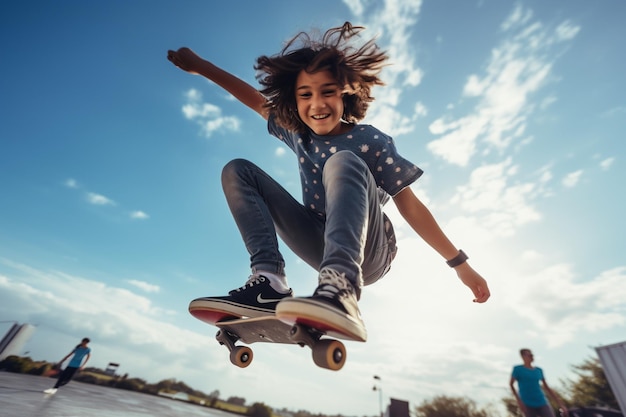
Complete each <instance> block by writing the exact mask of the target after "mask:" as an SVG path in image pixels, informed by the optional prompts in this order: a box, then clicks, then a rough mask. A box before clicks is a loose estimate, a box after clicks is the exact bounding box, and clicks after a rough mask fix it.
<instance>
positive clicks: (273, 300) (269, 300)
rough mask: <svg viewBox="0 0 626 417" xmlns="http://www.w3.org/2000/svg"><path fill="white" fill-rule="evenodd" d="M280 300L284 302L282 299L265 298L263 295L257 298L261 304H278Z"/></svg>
mask: <svg viewBox="0 0 626 417" xmlns="http://www.w3.org/2000/svg"><path fill="white" fill-rule="evenodd" d="M280 300H282V298H263V296H262V295H261V294H259V295H257V297H256V301H257V303H259V304H269V303H277V302H279V301H280Z"/></svg>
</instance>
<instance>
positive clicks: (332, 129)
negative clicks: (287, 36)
mask: <svg viewBox="0 0 626 417" xmlns="http://www.w3.org/2000/svg"><path fill="white" fill-rule="evenodd" d="M342 96H343V92H342V89H341V87H340V86H339V84H337V81H336V80H335V78H334V77H333V75H332V74H331V72H330V71H327V70H322V71H318V72H314V73H312V74H309V73H308V72H306V71H304V70H302V71H300V74H298V78H297V79H296V106H297V108H298V116H300V119H301V120H302V122H304V124H306V125H307V126H308V127H309V128H310V129H311V130H312V131H313V132H315V133H316V134H318V135H337V134H339V133H342V132H344V131H345V130H347V129H348V128H349V126H348V124H346V123H344V122H342V121H341V117H342V116H343V110H344V109H343V98H342Z"/></svg>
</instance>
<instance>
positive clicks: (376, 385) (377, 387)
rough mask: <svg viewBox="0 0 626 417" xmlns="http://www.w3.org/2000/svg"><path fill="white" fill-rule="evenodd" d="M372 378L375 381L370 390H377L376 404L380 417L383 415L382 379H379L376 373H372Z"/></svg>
mask: <svg viewBox="0 0 626 417" xmlns="http://www.w3.org/2000/svg"><path fill="white" fill-rule="evenodd" d="M374 380H375V381H377V382H374V387H373V388H372V391H378V406H379V409H380V417H383V387H382V380H381V379H380V377H379V376H378V375H374Z"/></svg>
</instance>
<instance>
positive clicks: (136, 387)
mask: <svg viewBox="0 0 626 417" xmlns="http://www.w3.org/2000/svg"><path fill="white" fill-rule="evenodd" d="M145 385H146V381H144V380H143V379H139V378H125V379H121V380H119V381H117V382H116V384H115V388H119V389H125V390H128V391H139V392H141V391H143V388H144V386H145Z"/></svg>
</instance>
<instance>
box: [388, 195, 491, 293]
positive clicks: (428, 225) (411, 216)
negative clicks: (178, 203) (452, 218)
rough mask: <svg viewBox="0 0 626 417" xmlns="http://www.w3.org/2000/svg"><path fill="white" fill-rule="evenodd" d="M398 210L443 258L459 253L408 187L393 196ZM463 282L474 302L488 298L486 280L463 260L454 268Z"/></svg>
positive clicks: (450, 257) (452, 256) (449, 257)
mask: <svg viewBox="0 0 626 417" xmlns="http://www.w3.org/2000/svg"><path fill="white" fill-rule="evenodd" d="M393 201H394V203H395V204H396V206H397V207H398V211H399V212H400V214H401V215H402V217H404V219H405V220H406V221H407V222H408V223H409V225H410V226H411V227H412V228H413V230H415V232H416V233H417V234H418V235H419V236H420V237H421V238H422V239H424V241H425V242H426V243H428V244H429V245H430V246H431V247H432V248H433V249H434V250H435V251H437V253H439V254H440V255H441V256H442V257H443V258H444V259H447V260H449V259H452V258H454V257H455V256H457V254H458V253H459V251H458V249H457V248H456V246H454V245H453V244H452V242H450V240H449V239H448V238H447V236H446V235H445V234H444V233H443V231H442V230H441V228H440V227H439V225H438V224H437V221H436V220H435V218H434V217H433V215H432V214H431V212H430V210H428V208H427V207H426V206H425V205H424V204H423V203H422V202H421V201H420V200H419V199H418V198H417V197H416V196H415V194H414V193H413V191H412V190H411V188H410V187H406V188H405V189H404V190H402V191H400V192H399V193H398V194H396V196H395V197H394V198H393ZM454 270H455V271H456V274H457V276H458V277H459V278H460V279H461V281H462V282H463V284H465V285H467V286H468V287H469V288H470V290H472V293H473V294H474V297H475V298H474V302H477V303H484V302H485V301H487V300H488V299H489V296H490V293H489V287H488V286H487V281H485V279H484V278H483V277H481V276H480V274H478V272H476V271H474V269H472V267H471V266H470V265H469V264H468V263H467V262H463V263H462V264H461V265H459V266H457V267H455V268H454Z"/></svg>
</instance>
